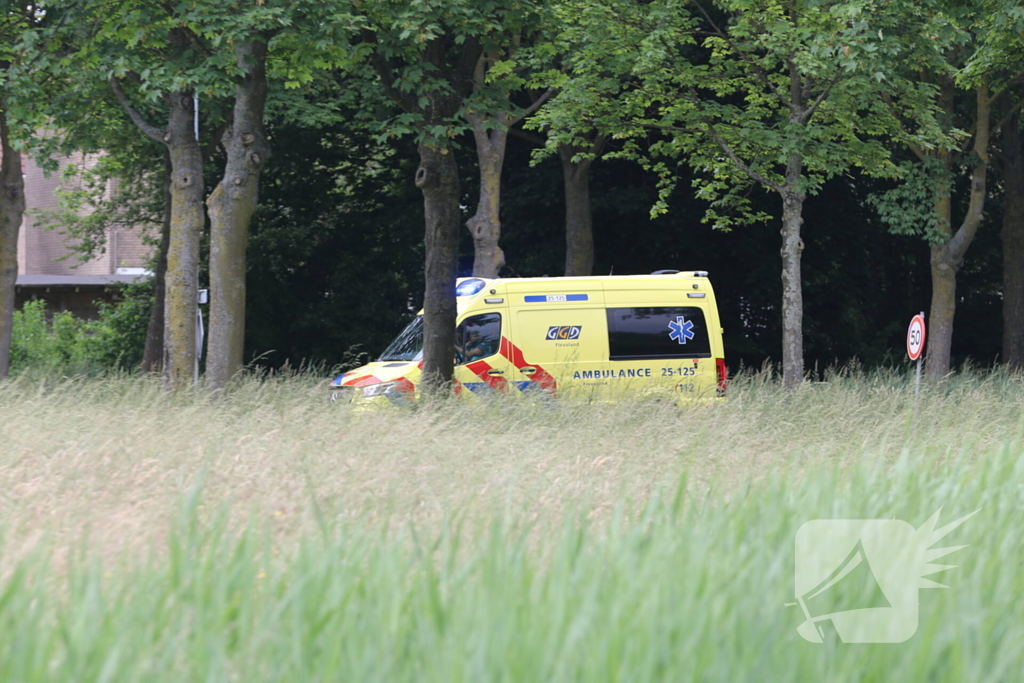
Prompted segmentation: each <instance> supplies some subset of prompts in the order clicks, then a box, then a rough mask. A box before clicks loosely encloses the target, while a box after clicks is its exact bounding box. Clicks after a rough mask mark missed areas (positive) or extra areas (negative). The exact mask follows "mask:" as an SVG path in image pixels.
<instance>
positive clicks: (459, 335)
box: [455, 313, 501, 365]
mask: <svg viewBox="0 0 1024 683" xmlns="http://www.w3.org/2000/svg"><path fill="white" fill-rule="evenodd" d="M500 348H501V314H500V313H482V314H480V315H474V316H471V317H469V318H466V319H465V320H463V321H462V322H461V323H459V326H458V327H457V328H455V363H456V365H465V364H466V363H472V362H474V361H478V360H480V359H481V358H487V357H488V356H493V355H494V354H496V353H497V352H498V349H500Z"/></svg>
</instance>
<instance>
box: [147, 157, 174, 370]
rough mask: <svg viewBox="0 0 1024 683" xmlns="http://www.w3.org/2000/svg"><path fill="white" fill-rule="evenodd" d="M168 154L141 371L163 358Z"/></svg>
mask: <svg viewBox="0 0 1024 683" xmlns="http://www.w3.org/2000/svg"><path fill="white" fill-rule="evenodd" d="M172 175H173V169H172V168H171V155H170V153H168V152H167V150H166V149H165V150H164V219H163V225H162V227H161V229H160V246H159V248H158V249H159V251H158V252H157V259H156V272H155V273H154V274H153V310H152V311H151V312H150V314H149V325H148V326H147V327H146V348H145V349H144V350H143V352H142V371H143V372H146V373H149V372H161V371H162V370H163V358H164V306H165V305H166V297H165V295H164V294H165V291H166V283H167V248H168V246H169V244H170V241H171V204H172V201H173V194H172V193H171V177H172Z"/></svg>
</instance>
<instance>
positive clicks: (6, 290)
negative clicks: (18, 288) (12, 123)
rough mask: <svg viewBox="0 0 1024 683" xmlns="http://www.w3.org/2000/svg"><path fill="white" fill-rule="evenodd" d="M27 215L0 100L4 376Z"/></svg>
mask: <svg viewBox="0 0 1024 683" xmlns="http://www.w3.org/2000/svg"><path fill="white" fill-rule="evenodd" d="M24 214H25V180H24V178H23V177H22V169H21V152H19V151H17V150H16V149H14V147H13V146H12V145H11V139H10V130H9V129H8V127H7V110H6V107H5V105H4V103H3V102H0V379H3V378H4V377H7V373H8V371H9V369H10V361H11V331H12V328H13V326H14V286H15V282H16V281H17V279H18V232H19V230H20V229H21V219H22V217H23V216H24Z"/></svg>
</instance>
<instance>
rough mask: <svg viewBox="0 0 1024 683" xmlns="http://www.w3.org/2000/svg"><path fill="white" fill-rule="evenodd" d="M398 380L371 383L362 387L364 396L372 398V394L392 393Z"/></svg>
mask: <svg viewBox="0 0 1024 683" xmlns="http://www.w3.org/2000/svg"><path fill="white" fill-rule="evenodd" d="M396 384H398V382H382V383H380V384H370V385H367V386H365V387H362V389H361V390H362V392H363V398H370V397H371V396H384V395H385V394H389V393H391V391H392V390H393V389H394V388H395V385H396Z"/></svg>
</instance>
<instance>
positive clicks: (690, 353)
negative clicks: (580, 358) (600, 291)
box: [608, 306, 711, 360]
mask: <svg viewBox="0 0 1024 683" xmlns="http://www.w3.org/2000/svg"><path fill="white" fill-rule="evenodd" d="M608 347H609V352H610V355H611V359H612V360H641V359H645V358H710V357H711V343H710V341H709V339H708V329H707V324H706V323H705V322H704V311H702V310H701V309H699V308H696V307H695V306H674V307H659V308H609V309H608Z"/></svg>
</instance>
